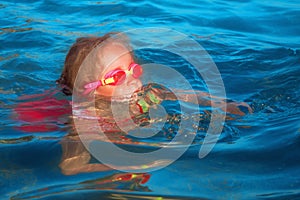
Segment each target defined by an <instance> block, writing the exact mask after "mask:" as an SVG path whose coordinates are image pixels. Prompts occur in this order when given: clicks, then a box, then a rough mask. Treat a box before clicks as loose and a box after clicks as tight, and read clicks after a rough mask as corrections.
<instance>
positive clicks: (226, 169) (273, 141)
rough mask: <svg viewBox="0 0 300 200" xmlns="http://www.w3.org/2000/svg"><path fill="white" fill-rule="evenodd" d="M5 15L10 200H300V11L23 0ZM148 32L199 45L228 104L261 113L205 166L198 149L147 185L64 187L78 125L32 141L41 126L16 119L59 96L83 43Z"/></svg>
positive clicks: (239, 4)
mask: <svg viewBox="0 0 300 200" xmlns="http://www.w3.org/2000/svg"><path fill="white" fill-rule="evenodd" d="M0 11H1V12H0V16H1V18H0V49H1V51H0V66H1V68H0V77H1V78H0V106H1V113H2V114H1V118H0V119H1V128H0V197H1V199H9V198H10V199H121V198H122V199H300V123H299V119H300V117H299V116H300V115H299V114H300V101H299V99H300V93H299V91H300V4H299V2H298V1H296V0H290V1H288V0H286V1H284V0H273V1H259V0H234V1H226V0H213V1H212V0H204V1H196V0H192V1H157V0H152V1H146V0H143V1H128V2H126V1H101V2H100V1H98V2H97V1H80V2H77V1H67V0H65V1H58V0H57V1H55V0H38V1H33V0H22V1H18V0H12V1H0ZM144 27H161V28H170V29H173V30H176V31H178V32H181V33H183V34H186V35H188V36H189V37H191V38H192V39H194V40H196V41H197V42H199V44H201V45H202V46H203V47H204V48H205V49H206V50H207V51H208V52H209V54H210V55H211V57H212V59H213V60H214V61H215V63H216V65H217V67H218V69H219V70H220V73H221V76H222V78H223V81H224V85H225V89H226V93H227V97H228V98H230V99H234V100H237V101H245V102H248V103H249V104H250V105H251V106H252V108H253V109H254V113H253V114H251V115H246V116H245V117H242V118H239V119H236V120H231V121H228V122H227V123H226V126H225V129H224V132H223V133H222V137H221V138H222V139H221V140H220V141H219V142H218V144H217V145H216V146H215V148H214V149H213V151H212V152H211V153H210V154H209V155H208V156H207V157H205V158H204V159H199V158H198V150H199V148H198V147H197V148H196V149H190V150H188V151H187V152H186V153H185V154H184V155H183V156H182V157H181V158H180V159H178V160H177V161H176V162H175V163H173V164H171V165H170V166H168V167H166V168H163V169H161V170H158V171H154V172H151V173H150V179H149V181H148V182H146V183H144V184H141V183H140V182H139V180H138V179H139V177H137V178H136V179H132V180H129V181H123V182H122V181H117V182H112V181H109V180H112V178H111V177H114V176H118V175H119V174H122V172H118V171H110V172H95V173H83V174H78V175H73V176H66V175H63V174H62V173H61V171H60V169H59V167H58V165H59V163H60V159H61V154H62V150H61V144H60V141H61V139H62V138H63V137H64V136H65V135H66V134H67V133H68V132H69V131H70V129H71V127H70V126H69V125H68V124H67V123H65V122H66V119H65V118H67V117H68V116H65V118H62V119H60V120H51V119H47V120H45V121H43V122H42V124H43V125H46V126H47V127H50V128H49V129H48V131H35V132H30V131H24V129H22V127H24V126H25V125H30V124H28V123H27V124H24V122H22V121H20V120H16V117H15V116H14V110H15V108H16V107H17V106H18V105H19V104H20V103H24V102H29V101H33V100H36V99H38V97H28V98H21V99H20V97H24V96H26V95H31V94H43V93H44V94H45V93H47V91H49V90H50V91H52V90H55V89H56V87H57V86H56V84H55V80H56V79H57V78H58V77H59V75H60V73H61V70H62V67H63V63H64V58H65V56H66V53H67V51H68V49H69V47H70V46H71V45H72V43H73V42H74V41H75V39H76V38H78V37H81V36H88V35H103V34H105V33H107V32H109V31H126V30H129V29H133V28H144ZM140 56H143V54H141V55H140ZM149 56H150V57H149ZM152 56H158V57H159V56H160V57H161V58H162V59H166V56H164V55H157V53H156V54H155V53H153V55H152ZM144 57H145V58H146V57H147V58H148V59H150V60H151V59H153V60H155V59H157V58H151V54H150V55H144ZM165 61H168V60H165ZM169 61H170V62H173V65H175V67H176V63H175V64H174V60H169ZM164 64H167V63H166V62H164ZM177 67H178V68H179V69H181V70H184V68H180V66H179V64H178V66H177ZM187 78H188V79H189V80H190V81H191V82H193V81H194V78H195V77H192V76H190V77H187ZM54 96H55V98H57V99H63V98H65V97H64V96H63V95H62V94H61V93H57V94H54ZM32 109H34V108H32ZM58 109H63V108H58ZM20 127H21V129H20ZM51 127H52V128H51ZM101 180H102V181H101ZM103 180H106V181H103Z"/></svg>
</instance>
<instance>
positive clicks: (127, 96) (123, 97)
mask: <svg viewBox="0 0 300 200" xmlns="http://www.w3.org/2000/svg"><path fill="white" fill-rule="evenodd" d="M132 99H133V94H125V95H118V96H112V97H111V101H114V102H122V103H123V102H129V101H130V100H132Z"/></svg>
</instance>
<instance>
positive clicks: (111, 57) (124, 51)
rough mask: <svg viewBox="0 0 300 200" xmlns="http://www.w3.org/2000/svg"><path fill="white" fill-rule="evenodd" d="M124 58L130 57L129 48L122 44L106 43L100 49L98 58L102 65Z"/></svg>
mask: <svg viewBox="0 0 300 200" xmlns="http://www.w3.org/2000/svg"><path fill="white" fill-rule="evenodd" d="M126 59H131V54H130V50H129V49H128V48H127V47H125V46H124V45H123V44H120V43H108V44H105V46H103V47H102V48H101V50H100V60H101V63H102V64H103V65H104V66H108V65H111V64H112V63H115V62H118V61H119V60H126Z"/></svg>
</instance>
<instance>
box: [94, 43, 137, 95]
mask: <svg viewBox="0 0 300 200" xmlns="http://www.w3.org/2000/svg"><path fill="white" fill-rule="evenodd" d="M101 52H102V53H100V54H102V55H101V56H100V57H101V63H102V65H103V66H104V70H103V72H102V73H101V75H100V77H99V79H98V80H101V79H104V76H105V75H106V74H107V73H108V72H110V71H112V70H115V69H121V70H125V71H127V70H128V68H129V65H130V64H131V63H133V62H134V60H133V58H132V56H131V54H130V52H129V51H128V49H127V48H126V47H124V46H123V45H121V44H108V45H106V46H105V47H104V48H103V49H102V51H101ZM141 86H142V83H141V81H140V80H139V79H136V78H134V77H132V75H130V74H128V75H127V76H126V80H125V81H124V83H123V84H121V85H115V86H113V85H105V86H100V87H98V88H97V90H96V92H97V93H98V94H101V95H104V96H124V97H130V96H131V95H132V93H133V92H134V91H136V90H138V89H139V88H140V87H141Z"/></svg>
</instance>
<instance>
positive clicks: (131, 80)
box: [126, 76, 142, 87]
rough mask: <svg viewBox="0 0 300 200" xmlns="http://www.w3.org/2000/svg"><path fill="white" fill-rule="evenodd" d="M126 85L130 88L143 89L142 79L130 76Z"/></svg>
mask: <svg viewBox="0 0 300 200" xmlns="http://www.w3.org/2000/svg"><path fill="white" fill-rule="evenodd" d="M126 85H127V86H128V87H141V85H142V82H141V80H140V79H137V78H133V76H129V77H128V78H127V80H126Z"/></svg>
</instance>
